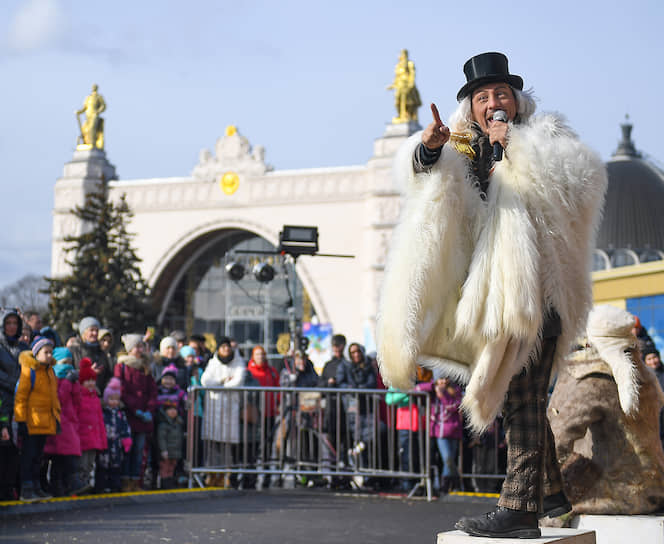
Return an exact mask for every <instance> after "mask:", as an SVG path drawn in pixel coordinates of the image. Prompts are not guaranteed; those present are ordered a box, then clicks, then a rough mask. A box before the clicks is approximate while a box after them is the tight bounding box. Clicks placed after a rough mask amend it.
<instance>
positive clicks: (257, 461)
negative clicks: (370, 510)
mask: <svg viewBox="0 0 664 544" xmlns="http://www.w3.org/2000/svg"><path fill="white" fill-rule="evenodd" d="M387 393H388V391H386V390H374V389H372V390H367V389H342V388H320V389H319V388H297V387H234V388H225V387H208V388H205V387H192V388H191V389H190V392H189V400H188V402H189V410H188V432H187V445H186V447H187V452H186V463H187V468H188V470H189V487H192V486H193V485H198V486H201V487H204V486H205V485H219V484H220V483H221V479H222V478H225V479H227V480H231V482H233V483H236V484H237V483H238V482H242V485H243V487H254V486H256V487H257V488H258V489H260V488H263V487H267V486H270V487H274V486H279V485H281V486H283V487H292V486H294V485H295V482H296V481H299V482H300V483H302V484H305V485H306V484H309V482H312V483H311V484H309V485H318V484H320V485H323V484H331V485H335V483H336V484H338V483H340V482H341V484H342V485H347V484H350V485H355V486H359V485H363V484H371V483H374V482H376V480H377V479H385V478H389V479H392V480H393V481H394V482H405V483H406V485H407V486H408V488H409V489H410V495H413V494H414V493H415V492H416V491H417V490H418V489H422V488H423V489H424V490H425V491H426V496H427V498H428V499H429V500H431V498H432V480H431V442H430V437H429V417H428V414H429V412H430V398H429V395H428V394H427V393H423V392H415V391H413V392H409V393H407V395H408V404H407V406H402V409H406V410H408V415H407V417H408V421H412V422H413V423H412V424H413V426H416V427H417V429H416V430H414V431H411V432H409V433H405V434H404V433H403V432H402V433H401V435H400V434H399V431H398V430H397V428H396V412H397V409H398V408H397V406H394V405H391V406H390V405H387V404H386V402H385V395H386V394H387ZM227 483H228V482H227Z"/></svg>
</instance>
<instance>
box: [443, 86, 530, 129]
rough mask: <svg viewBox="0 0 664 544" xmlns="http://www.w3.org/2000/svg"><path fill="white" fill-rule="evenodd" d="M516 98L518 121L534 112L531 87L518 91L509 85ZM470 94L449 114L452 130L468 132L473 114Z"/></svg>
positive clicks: (523, 119) (523, 120)
mask: <svg viewBox="0 0 664 544" xmlns="http://www.w3.org/2000/svg"><path fill="white" fill-rule="evenodd" d="M510 88H511V89H512V92H513V93H514V97H515V99H516V107H517V115H518V116H519V121H520V122H522V123H523V122H525V121H527V120H528V119H529V118H530V116H531V115H532V114H533V113H535V109H536V107H537V105H536V104H535V96H534V93H533V91H532V89H528V90H527V91H520V90H519V89H515V88H514V87H510ZM470 99H471V97H470V96H467V97H466V98H464V99H463V100H462V101H461V102H460V103H459V106H458V107H457V109H456V111H455V112H454V113H453V114H452V115H451V116H450V123H449V126H450V128H451V129H452V130H453V131H454V132H470V131H471V128H472V125H473V114H472V111H471V108H470Z"/></svg>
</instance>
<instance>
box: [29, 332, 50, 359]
mask: <svg viewBox="0 0 664 544" xmlns="http://www.w3.org/2000/svg"><path fill="white" fill-rule="evenodd" d="M52 345H53V341H52V340H51V339H50V338H46V337H45V336H37V337H36V338H35V339H34V340H33V341H32V344H30V349H31V350H32V354H33V355H34V356H35V357H37V354H38V353H39V350H40V349H42V348H43V347H44V346H52Z"/></svg>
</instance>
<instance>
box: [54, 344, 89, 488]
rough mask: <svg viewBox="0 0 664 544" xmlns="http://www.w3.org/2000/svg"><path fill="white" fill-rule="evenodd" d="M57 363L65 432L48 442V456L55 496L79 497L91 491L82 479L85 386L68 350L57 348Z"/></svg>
mask: <svg viewBox="0 0 664 544" xmlns="http://www.w3.org/2000/svg"><path fill="white" fill-rule="evenodd" d="M53 358H54V359H55V361H56V364H55V365H54V366H53V372H54V373H55V376H56V378H58V399H59V400H60V407H61V411H60V429H61V432H60V433H59V434H56V435H52V436H49V437H48V438H47V439H46V446H45V447H44V454H45V455H47V456H48V457H50V461H51V481H50V485H51V489H50V491H51V493H53V495H55V496H56V497H59V496H62V495H78V494H80V493H84V492H85V491H87V490H88V489H89V486H87V485H85V484H84V483H83V482H81V481H80V480H79V479H78V476H79V472H80V460H81V440H80V439H79V437H78V413H79V411H80V406H81V386H80V385H79V383H78V372H76V370H75V369H74V366H73V364H72V354H71V352H70V351H69V350H68V349H67V348H62V347H60V348H55V349H54V350H53Z"/></svg>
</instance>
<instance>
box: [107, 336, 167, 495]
mask: <svg viewBox="0 0 664 544" xmlns="http://www.w3.org/2000/svg"><path fill="white" fill-rule="evenodd" d="M122 342H123V343H124V346H125V349H126V350H127V354H126V355H119V356H118V364H117V365H115V370H114V374H115V376H116V377H117V378H119V379H120V382H122V403H123V404H124V407H125V413H126V414H127V420H128V421H129V427H130V428H131V439H132V444H131V450H130V451H129V454H128V455H125V457H124V460H123V466H122V478H123V489H124V490H125V491H135V490H137V489H139V487H140V480H141V478H142V477H143V474H142V472H143V449H144V447H145V444H146V440H147V438H148V437H149V435H150V434H151V433H152V431H153V421H152V418H153V414H154V411H155V410H156V408H157V384H156V383H155V381H154V379H153V378H152V374H151V373H150V365H149V360H148V358H147V357H146V356H145V355H144V353H143V350H144V349H145V347H144V344H143V337H142V336H141V335H140V334H125V335H123V336H122Z"/></svg>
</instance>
